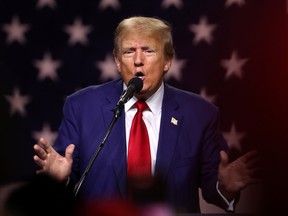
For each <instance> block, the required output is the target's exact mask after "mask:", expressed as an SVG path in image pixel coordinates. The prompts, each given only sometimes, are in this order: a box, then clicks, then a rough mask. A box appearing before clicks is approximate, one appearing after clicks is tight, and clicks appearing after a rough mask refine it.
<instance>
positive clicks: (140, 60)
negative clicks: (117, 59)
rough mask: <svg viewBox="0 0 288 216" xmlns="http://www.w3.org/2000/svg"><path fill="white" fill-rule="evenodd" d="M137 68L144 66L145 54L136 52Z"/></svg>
mask: <svg viewBox="0 0 288 216" xmlns="http://www.w3.org/2000/svg"><path fill="white" fill-rule="evenodd" d="M134 65H135V67H139V66H142V65H143V53H142V52H141V51H139V50H138V51H136V53H135V58H134Z"/></svg>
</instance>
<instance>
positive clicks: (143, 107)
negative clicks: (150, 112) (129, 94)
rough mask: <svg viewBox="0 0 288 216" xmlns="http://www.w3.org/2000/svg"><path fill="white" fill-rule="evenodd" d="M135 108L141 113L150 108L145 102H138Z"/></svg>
mask: <svg viewBox="0 0 288 216" xmlns="http://www.w3.org/2000/svg"><path fill="white" fill-rule="evenodd" d="M135 106H136V108H137V110H138V111H139V112H143V111H144V110H146V109H147V108H148V105H147V104H146V102H145V101H137V102H136V103H135Z"/></svg>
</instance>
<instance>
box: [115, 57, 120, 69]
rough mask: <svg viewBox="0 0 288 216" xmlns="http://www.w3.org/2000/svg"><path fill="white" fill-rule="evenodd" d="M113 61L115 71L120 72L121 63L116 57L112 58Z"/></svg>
mask: <svg viewBox="0 0 288 216" xmlns="http://www.w3.org/2000/svg"><path fill="white" fill-rule="evenodd" d="M114 61H115V63H116V67H117V70H118V71H119V72H121V62H120V61H119V59H118V58H117V57H114Z"/></svg>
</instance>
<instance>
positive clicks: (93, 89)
mask: <svg viewBox="0 0 288 216" xmlns="http://www.w3.org/2000/svg"><path fill="white" fill-rule="evenodd" d="M122 82H123V81H122V79H117V80H112V81H108V82H106V83H101V84H98V85H90V86H86V87H83V88H81V89H79V90H77V91H76V92H74V93H72V94H70V95H69V96H68V97H72V98H74V97H76V98H77V97H89V96H91V95H93V96H94V95H95V94H96V95H97V94H99V95H103V96H104V95H106V94H107V93H108V92H110V91H113V89H115V88H117V86H121V87H122Z"/></svg>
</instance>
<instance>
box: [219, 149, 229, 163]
mask: <svg viewBox="0 0 288 216" xmlns="http://www.w3.org/2000/svg"><path fill="white" fill-rule="evenodd" d="M220 159H221V162H220V166H222V167H223V166H227V165H228V163H229V158H228V154H227V153H226V152H225V151H223V150H222V151H220Z"/></svg>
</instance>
